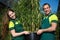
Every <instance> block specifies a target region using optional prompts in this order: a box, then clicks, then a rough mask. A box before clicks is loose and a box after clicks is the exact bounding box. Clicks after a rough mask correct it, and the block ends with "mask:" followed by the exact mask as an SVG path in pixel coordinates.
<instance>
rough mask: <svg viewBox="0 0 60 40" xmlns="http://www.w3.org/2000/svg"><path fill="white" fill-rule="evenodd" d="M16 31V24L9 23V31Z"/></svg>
mask: <svg viewBox="0 0 60 40" xmlns="http://www.w3.org/2000/svg"><path fill="white" fill-rule="evenodd" d="M13 29H14V23H13V22H12V21H10V22H9V30H13Z"/></svg>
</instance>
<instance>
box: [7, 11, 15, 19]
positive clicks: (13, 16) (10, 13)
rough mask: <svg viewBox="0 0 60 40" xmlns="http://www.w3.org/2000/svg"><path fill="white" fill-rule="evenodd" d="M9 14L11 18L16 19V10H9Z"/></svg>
mask: <svg viewBox="0 0 60 40" xmlns="http://www.w3.org/2000/svg"><path fill="white" fill-rule="evenodd" d="M8 15H9V17H10V18H11V19H15V18H16V16H15V12H12V11H9V12H8Z"/></svg>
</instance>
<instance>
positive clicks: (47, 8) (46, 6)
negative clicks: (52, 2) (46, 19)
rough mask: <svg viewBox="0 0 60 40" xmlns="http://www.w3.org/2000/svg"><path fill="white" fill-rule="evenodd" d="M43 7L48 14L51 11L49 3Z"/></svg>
mask: <svg viewBox="0 0 60 40" xmlns="http://www.w3.org/2000/svg"><path fill="white" fill-rule="evenodd" d="M43 9H44V12H45V13H46V15H48V14H49V13H50V7H49V5H44V7H43Z"/></svg>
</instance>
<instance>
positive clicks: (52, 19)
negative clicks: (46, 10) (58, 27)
mask: <svg viewBox="0 0 60 40" xmlns="http://www.w3.org/2000/svg"><path fill="white" fill-rule="evenodd" d="M49 22H50V23H52V22H54V23H57V22H58V17H57V16H56V15H55V14H54V15H52V16H51V17H49Z"/></svg>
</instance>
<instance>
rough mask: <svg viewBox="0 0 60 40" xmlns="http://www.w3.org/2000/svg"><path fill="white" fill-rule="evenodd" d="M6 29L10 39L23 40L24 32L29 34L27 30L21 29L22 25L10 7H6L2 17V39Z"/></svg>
mask: <svg viewBox="0 0 60 40" xmlns="http://www.w3.org/2000/svg"><path fill="white" fill-rule="evenodd" d="M8 30H9V31H10V33H11V37H12V40H24V34H29V32H27V31H23V27H22V25H21V24H20V23H19V20H18V19H17V18H16V15H15V12H14V11H13V10H12V9H8V11H7V13H6V14H4V17H3V30H2V40H4V38H5V36H6V35H7V33H8Z"/></svg>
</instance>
